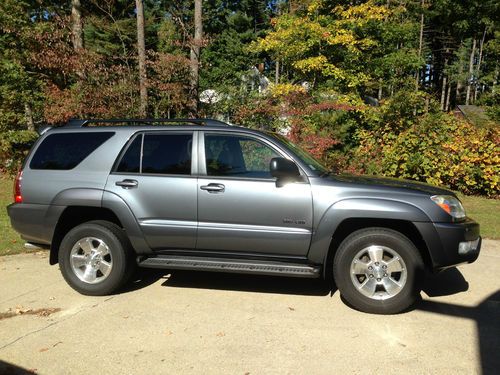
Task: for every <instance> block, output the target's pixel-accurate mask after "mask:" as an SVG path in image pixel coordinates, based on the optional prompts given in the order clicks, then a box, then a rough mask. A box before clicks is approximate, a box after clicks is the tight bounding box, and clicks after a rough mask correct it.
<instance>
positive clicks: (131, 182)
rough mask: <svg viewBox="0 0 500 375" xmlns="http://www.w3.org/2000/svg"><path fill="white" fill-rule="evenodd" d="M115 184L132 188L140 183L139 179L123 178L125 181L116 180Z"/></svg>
mask: <svg viewBox="0 0 500 375" xmlns="http://www.w3.org/2000/svg"><path fill="white" fill-rule="evenodd" d="M115 185H116V186H121V187H122V188H124V189H132V188H135V187H137V185H139V183H138V182H137V180H128V179H127V180H123V181H116V182H115Z"/></svg>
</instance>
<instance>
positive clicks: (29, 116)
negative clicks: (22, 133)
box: [24, 103, 35, 131]
mask: <svg viewBox="0 0 500 375" xmlns="http://www.w3.org/2000/svg"><path fill="white" fill-rule="evenodd" d="M24 117H25V120H26V126H27V127H28V130H31V131H35V122H34V121H33V110H32V109H31V105H30V104H29V103H24Z"/></svg>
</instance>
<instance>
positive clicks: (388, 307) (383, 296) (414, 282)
mask: <svg viewBox="0 0 500 375" xmlns="http://www.w3.org/2000/svg"><path fill="white" fill-rule="evenodd" d="M371 246H373V247H371ZM370 247H371V248H370ZM367 249H370V251H367ZM372 255H373V256H372ZM380 255H382V257H383V260H381V261H380V262H375V260H378V259H380ZM373 258H375V259H373ZM355 259H356V261H355ZM375 264H376V265H375ZM357 267H359V268H357ZM369 267H371V270H369V269H370V268H369ZM388 267H389V268H390V269H391V271H388V270H387V269H388ZM365 269H366V271H364V270H365ZM399 269H401V271H400V272H398V270H399ZM423 271H424V263H423V261H422V257H421V255H420V253H419V251H418V249H417V248H416V247H415V245H414V244H413V243H412V242H411V241H410V240H409V239H408V238H407V237H405V236H404V235H402V234H401V233H399V232H397V231H394V230H391V229H386V228H366V229H361V230H358V231H355V232H353V233H352V234H350V235H349V236H348V237H347V238H346V239H345V240H344V241H342V243H341V244H340V246H339V248H338V250H337V252H336V254H335V258H334V261H333V276H334V279H335V283H336V285H337V287H338V289H339V291H340V294H341V295H342V297H343V299H344V300H345V301H346V302H347V304H349V305H351V306H352V307H354V308H355V309H357V310H360V311H363V312H367V313H375V314H396V313H399V312H402V311H404V310H406V309H407V308H408V307H410V306H411V305H412V304H413V303H414V302H415V300H416V299H417V298H418V296H419V295H420V290H421V281H422V275H423ZM365 272H366V273H365ZM386 285H387V286H388V287H386ZM372 290H373V294H371V293H372ZM368 295H370V296H368Z"/></svg>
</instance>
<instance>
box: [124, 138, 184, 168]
mask: <svg viewBox="0 0 500 375" xmlns="http://www.w3.org/2000/svg"><path fill="white" fill-rule="evenodd" d="M192 147H193V135H192V134H191V133H189V134H168V133H163V134H162V133H151V134H148V133H145V134H143V135H142V134H141V135H139V136H137V137H136V138H135V139H134V140H133V141H132V143H131V144H130V145H129V147H128V148H127V150H126V151H125V153H124V154H123V156H122V159H121V160H120V162H119V163H118V167H117V168H116V171H117V172H120V173H148V174H180V175H189V174H191V159H192V157H191V150H192Z"/></svg>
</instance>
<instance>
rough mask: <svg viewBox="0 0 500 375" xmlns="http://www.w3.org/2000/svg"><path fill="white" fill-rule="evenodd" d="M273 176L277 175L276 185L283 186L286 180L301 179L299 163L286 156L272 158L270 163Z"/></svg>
mask: <svg viewBox="0 0 500 375" xmlns="http://www.w3.org/2000/svg"><path fill="white" fill-rule="evenodd" d="M269 169H270V171H271V176H273V177H276V179H277V180H276V186H277V187H281V186H283V185H284V184H285V183H286V182H291V181H297V180H299V179H300V172H299V168H298V167H297V164H295V163H294V162H293V161H291V160H288V159H285V158H272V159H271V163H270V164H269Z"/></svg>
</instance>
